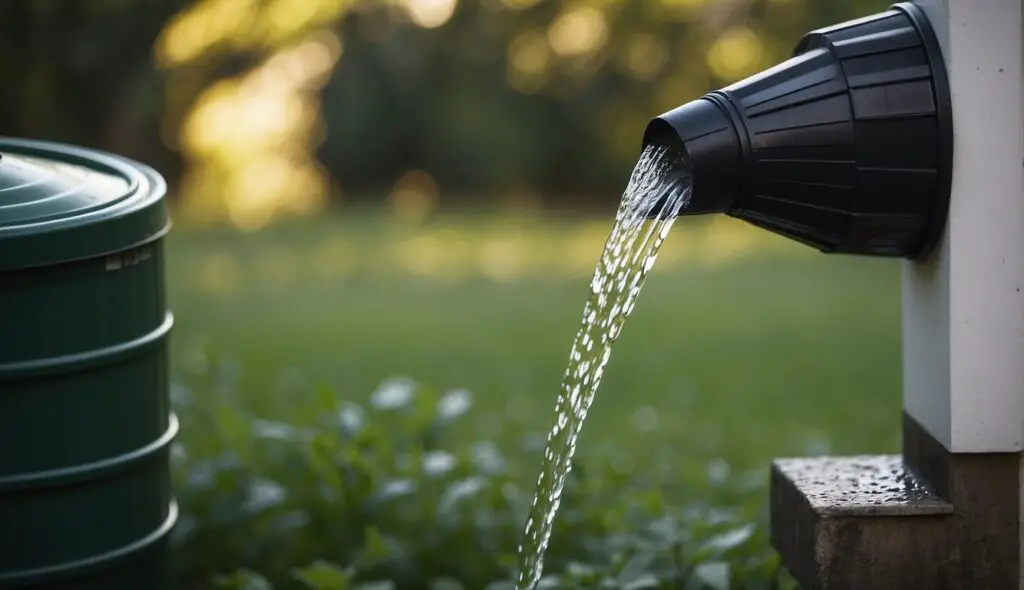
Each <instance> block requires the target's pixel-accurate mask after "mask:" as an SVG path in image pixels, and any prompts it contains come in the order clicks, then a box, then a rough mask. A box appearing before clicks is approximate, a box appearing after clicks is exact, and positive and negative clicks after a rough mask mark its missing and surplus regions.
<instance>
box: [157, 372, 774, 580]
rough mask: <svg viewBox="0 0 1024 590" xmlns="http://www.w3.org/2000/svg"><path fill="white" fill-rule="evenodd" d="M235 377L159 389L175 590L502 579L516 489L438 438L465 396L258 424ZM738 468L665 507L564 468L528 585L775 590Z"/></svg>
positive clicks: (403, 385) (635, 480)
mask: <svg viewBox="0 0 1024 590" xmlns="http://www.w3.org/2000/svg"><path fill="white" fill-rule="evenodd" d="M234 374H235V371H233V370H232V369H231V364H230V363H228V362H227V361H224V360H221V361H217V360H216V359H214V360H213V363H212V364H211V365H209V370H208V371H207V372H206V373H205V374H204V375H203V377H201V378H193V379H190V382H189V383H187V384H178V385H176V387H175V405H176V408H177V411H178V412H179V414H180V415H181V416H182V417H183V418H184V423H185V424H186V425H187V427H186V430H185V432H184V436H183V438H182V440H181V441H180V443H179V446H178V447H177V449H176V452H175V457H176V461H175V478H176V485H177V488H176V489H177V495H178V499H179V501H180V503H181V505H182V509H183V512H182V517H181V521H180V524H179V526H178V527H177V529H176V536H175V547H176V550H175V553H176V567H177V570H178V571H177V575H178V578H179V580H178V581H179V583H180V584H181V587H182V588H207V587H211V583H212V587H214V588H223V589H233V590H263V589H268V588H296V589H299V588H310V589H313V590H349V589H353V590H385V589H394V590H401V589H406V588H409V589H411V588H430V589H437V590H442V589H445V590H454V589H476V588H486V589H487V590H499V589H500V588H511V585H510V584H511V580H513V579H514V575H515V571H516V570H515V568H516V565H517V558H516V553H515V550H516V547H517V544H518V541H519V536H520V534H521V532H522V527H523V523H524V522H525V516H526V511H527V509H528V507H529V503H530V500H531V496H532V491H533V490H532V488H524V487H522V486H521V485H519V484H518V482H517V481H516V478H515V477H513V476H512V475H511V474H510V470H509V468H508V465H509V461H508V458H507V457H506V456H505V454H504V453H503V452H502V450H501V449H499V448H498V447H497V446H496V445H495V444H493V443H492V442H490V441H488V440H478V441H467V442H464V443H458V442H454V443H453V440H452V439H453V437H450V436H448V431H449V430H450V428H451V427H452V426H453V425H454V424H455V423H456V422H458V421H459V420H465V419H470V418H471V417H472V416H471V413H472V409H471V406H472V396H471V395H470V394H469V393H468V392H466V391H465V390H455V391H451V392H447V393H445V394H443V395H439V394H438V393H437V392H434V391H432V390H430V389H429V388H425V387H421V386H418V385H417V384H415V383H414V382H412V381H410V380H408V379H404V378H395V379H390V380H388V381H386V382H385V383H383V384H382V385H381V387H379V388H378V389H377V390H376V391H375V392H374V394H373V395H372V396H371V397H370V400H369V403H367V404H366V407H363V406H361V405H357V404H354V403H352V402H350V401H346V400H344V399H342V398H340V397H339V396H337V395H336V394H335V392H333V391H330V390H327V389H324V390H321V391H320V392H319V395H318V396H315V398H310V399H315V400H316V401H315V404H316V407H315V408H303V409H302V411H301V412H299V411H297V412H296V414H295V415H296V416H298V415H307V416H314V415H315V416H316V418H315V419H313V420H309V421H304V422H298V421H290V420H289V419H290V418H291V417H290V416H283V417H280V418H281V419H280V420H268V419H264V418H261V417H258V416H255V415H253V414H252V413H251V412H250V410H248V409H247V408H246V406H245V404H244V402H242V400H240V399H239V397H238V395H237V393H236V392H234V391H232V389H231V388H232V383H233V377H232V376H233V375H234ZM311 403H312V402H311ZM527 452H528V453H529V454H530V455H531V456H533V457H536V456H537V448H536V445H533V446H531V447H530V448H529V450H528V451H527ZM755 475H756V477H757V479H752V478H751V477H750V474H739V475H737V476H735V477H732V478H724V479H721V480H719V481H717V484H716V489H715V490H714V500H715V502H714V503H713V504H711V503H707V502H706V501H694V502H692V503H689V504H685V505H680V504H679V501H678V499H679V498H683V497H685V494H683V495H678V494H671V495H670V492H668V489H669V487H670V486H671V484H672V482H671V481H658V480H656V479H655V478H653V477H650V476H644V475H642V474H638V475H636V476H629V475H623V474H622V473H620V472H619V471H617V470H615V469H613V468H612V466H611V465H610V463H609V460H608V458H607V457H604V458H600V457H598V459H597V460H595V461H591V462H588V463H586V464H577V465H576V466H575V468H574V470H573V472H572V473H571V475H570V479H569V482H568V485H567V487H566V490H565V496H564V499H563V503H562V509H561V511H560V514H559V518H558V519H557V521H556V529H555V533H554V538H553V540H552V546H551V549H550V552H549V554H548V559H547V567H546V572H547V573H546V577H545V581H544V583H543V584H542V587H544V588H622V589H633V590H640V589H644V588H693V589H698V588H708V589H728V588H778V587H780V586H779V584H781V583H782V582H780V577H779V567H778V563H777V561H776V559H775V557H774V555H773V554H772V553H771V552H770V551H769V550H768V549H767V545H766V543H765V539H764V524H763V521H764V519H763V515H762V514H761V513H760V512H759V511H751V510H750V508H749V507H750V506H751V505H757V503H756V502H751V499H752V497H753V495H757V494H763V492H764V483H765V482H764V481H763V475H764V474H763V473H758V474H755ZM211 581H212V582H211Z"/></svg>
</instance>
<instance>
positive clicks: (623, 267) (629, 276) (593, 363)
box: [516, 146, 691, 590]
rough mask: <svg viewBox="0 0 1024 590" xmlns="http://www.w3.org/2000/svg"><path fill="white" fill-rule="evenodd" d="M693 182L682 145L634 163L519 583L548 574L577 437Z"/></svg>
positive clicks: (564, 402) (551, 440)
mask: <svg viewBox="0 0 1024 590" xmlns="http://www.w3.org/2000/svg"><path fill="white" fill-rule="evenodd" d="M690 188H691V180H690V174H689V168H688V166H686V162H685V160H684V159H683V157H682V155H681V154H680V153H679V152H677V151H675V150H669V149H667V148H665V147H654V146H651V147H648V148H646V149H645V150H644V152H643V153H642V154H641V156H640V159H639V161H638V162H637V165H636V167H635V168H634V169H633V174H632V175H631V177H630V180H629V185H628V186H627V187H626V191H625V193H624V194H623V197H622V203H621V204H620V205H619V210H618V212H617V213H616V216H615V225H614V226H613V227H612V231H611V234H610V235H609V236H608V241H607V242H606V243H605V247H604V252H603V253H602V254H601V259H600V261H599V262H598V264H597V268H596V269H595V271H594V277H593V279H592V280H591V282H590V296H589V297H588V299H587V302H586V305H585V306H584V308H583V321H582V324H581V326H580V329H579V332H578V333H577V334H576V339H575V341H574V342H573V345H572V352H571V353H570V354H569V365H568V367H567V368H566V370H565V375H564V376H563V378H562V388H561V392H560V393H559V395H558V399H557V401H556V407H555V410H556V419H555V424H554V427H553V428H552V429H551V431H550V432H549V433H548V440H547V445H546V447H545V450H544V458H543V460H542V462H541V471H540V477H539V478H538V480H537V492H536V495H535V496H534V499H533V505H532V506H531V508H530V515H529V518H528V519H527V521H526V532H525V535H524V540H523V542H522V544H521V545H520V546H519V556H520V570H519V579H518V581H517V582H516V589H517V590H532V589H533V588H534V587H536V585H537V583H538V581H539V580H540V577H541V574H542V573H543V569H544V553H545V552H546V550H547V547H548V543H549V541H550V539H551V531H552V528H553V525H554V519H555V514H556V513H557V512H558V506H559V504H560V503H561V499H562V489H563V488H564V486H565V478H566V476H567V475H568V474H569V471H570V469H571V467H572V463H571V461H572V457H573V455H574V454H575V452H576V440H577V438H578V437H579V434H580V431H581V430H582V427H583V422H584V420H585V419H586V417H587V411H588V410H589V409H590V405H591V403H592V402H593V401H594V394H595V393H596V392H597V388H598V387H599V386H600V384H601V377H602V376H603V375H604V369H605V365H606V364H607V363H608V359H609V358H610V357H611V353H612V344H613V343H614V342H615V340H616V338H618V336H619V334H620V332H621V331H622V326H623V324H624V323H625V322H626V318H628V317H629V314H630V313H631V312H632V311H633V306H634V305H635V304H636V298H637V296H638V295H639V294H640V289H641V288H642V287H643V285H644V281H645V280H646V278H647V275H648V273H649V272H650V270H651V268H652V267H653V266H654V262H655V260H656V259H657V256H658V250H660V249H661V246H662V244H663V243H664V241H665V238H666V237H667V236H668V233H669V230H670V229H671V228H672V224H673V222H674V221H675V218H676V215H677V214H678V213H679V211H680V209H681V208H683V207H684V206H686V204H687V202H688V201H689V198H690Z"/></svg>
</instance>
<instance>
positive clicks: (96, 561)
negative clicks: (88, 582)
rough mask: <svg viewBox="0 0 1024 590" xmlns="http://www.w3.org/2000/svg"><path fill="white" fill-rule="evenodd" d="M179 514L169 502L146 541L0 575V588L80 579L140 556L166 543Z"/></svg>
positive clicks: (142, 539)
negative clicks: (161, 542) (55, 563)
mask: <svg viewBox="0 0 1024 590" xmlns="http://www.w3.org/2000/svg"><path fill="white" fill-rule="evenodd" d="M179 513H180V510H179V508H178V503H177V501H175V500H174V499H173V498H172V499H171V502H170V504H169V505H168V507H167V518H166V519H164V522H163V523H161V525H160V527H159V528H157V529H156V530H155V531H153V532H152V533H150V534H148V535H146V536H145V537H143V538H141V539H139V540H137V541H134V542H132V543H129V544H128V545H124V546H122V547H118V548H117V549H114V550H113V551H108V552H106V553H102V554H100V555H93V556H90V557H86V558H83V559H77V560H75V561H70V562H66V563H61V564H57V565H49V566H45V567H40V568H34V569H30V570H16V571H13V572H7V573H0V587H3V588H11V589H12V590H13V589H14V588H24V587H27V586H33V585H36V584H40V583H46V582H53V581H59V580H62V579H67V578H69V577H72V576H79V577H81V576H85V575H88V574H91V573H94V572H96V571H99V570H103V569H105V568H108V567H110V566H112V565H114V564H116V563H118V562H120V561H122V560H125V559H129V558H131V557H133V556H134V555H136V554H138V553H141V552H142V551H144V550H145V549H147V548H149V547H150V546H152V545H155V544H157V543H159V542H160V541H162V540H163V539H165V538H166V537H167V536H168V535H169V534H170V532H171V531H172V530H173V529H174V525H175V524H176V523H177V521H178V515H179Z"/></svg>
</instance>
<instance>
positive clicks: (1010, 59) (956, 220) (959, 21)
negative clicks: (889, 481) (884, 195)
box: [903, 0, 1024, 588]
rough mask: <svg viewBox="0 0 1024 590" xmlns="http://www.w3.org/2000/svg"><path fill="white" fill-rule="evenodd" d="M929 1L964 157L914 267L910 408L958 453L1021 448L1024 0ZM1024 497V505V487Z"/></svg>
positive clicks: (906, 354)
mask: <svg viewBox="0 0 1024 590" xmlns="http://www.w3.org/2000/svg"><path fill="white" fill-rule="evenodd" d="M919 5H920V6H921V7H922V8H923V9H924V10H925V12H926V13H927V14H928V17H929V19H930V20H931V22H932V24H933V25H934V26H935V28H936V32H937V34H938V36H939V40H940V43H941V44H942V47H943V53H944V55H945V60H946V64H947V69H948V73H949V78H950V86H951V91H952V100H953V127H954V138H955V139H954V166H953V192H952V200H951V203H950V211H949V222H948V226H947V230H946V232H945V236H944V238H943V241H942V243H941V245H940V246H939V248H938V249H937V251H936V252H935V254H934V255H933V256H932V260H931V261H929V262H928V263H925V264H915V263H909V262H908V263H905V264H904V268H903V359H904V361H903V371H904V375H903V390H904V409H905V410H906V412H907V414H909V415H910V417H911V418H913V419H914V420H916V421H917V422H918V423H919V424H920V425H921V426H923V427H924V429H925V430H927V431H928V433H929V434H931V436H932V437H934V438H935V439H937V440H938V441H939V442H941V443H942V445H943V446H944V447H945V448H946V450H947V451H949V452H951V453H999V452H1019V451H1021V450H1022V449H1024V44H1022V36H1024V5H1022V2H1021V0H922V1H921V2H919ZM1021 481H1024V471H1022V479H1021ZM1020 497H1021V508H1022V510H1021V514H1024V490H1022V491H1021V496H1020ZM1020 530H1022V531H1024V523H1022V526H1021V528H1020ZM1021 546H1022V547H1024V543H1021ZM1021 557H1022V563H1024V554H1022V556H1021ZM1021 569H1022V570H1024V568H1021ZM1021 588H1024V574H1022V577H1021Z"/></svg>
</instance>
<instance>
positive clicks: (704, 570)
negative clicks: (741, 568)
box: [693, 561, 731, 590]
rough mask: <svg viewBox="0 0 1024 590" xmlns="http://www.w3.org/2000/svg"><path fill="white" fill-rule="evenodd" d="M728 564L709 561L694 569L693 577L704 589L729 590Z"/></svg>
mask: <svg viewBox="0 0 1024 590" xmlns="http://www.w3.org/2000/svg"><path fill="white" fill-rule="evenodd" d="M729 574H730V572H729V564H728V563H725V562H723V561H709V562H707V563H702V564H700V565H698V566H697V567H696V568H694V571H693V575H694V577H695V578H696V579H697V580H698V581H699V582H700V583H701V584H703V585H704V586H705V587H708V588H711V589H712V590H729V587H730V585H731V581H730V577H731V576H730V575H729Z"/></svg>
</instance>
